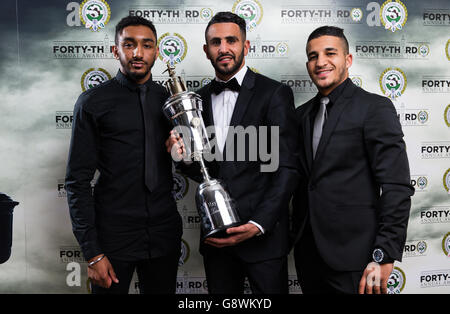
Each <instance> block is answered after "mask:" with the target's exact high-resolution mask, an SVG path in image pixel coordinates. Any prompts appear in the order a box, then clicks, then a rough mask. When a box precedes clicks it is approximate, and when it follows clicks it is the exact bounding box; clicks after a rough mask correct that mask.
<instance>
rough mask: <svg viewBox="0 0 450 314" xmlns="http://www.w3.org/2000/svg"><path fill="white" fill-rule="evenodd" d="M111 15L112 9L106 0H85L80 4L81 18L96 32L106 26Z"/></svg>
mask: <svg viewBox="0 0 450 314" xmlns="http://www.w3.org/2000/svg"><path fill="white" fill-rule="evenodd" d="M110 17H111V10H110V8H109V5H108V3H107V2H106V1H105V0H84V1H83V3H82V4H81V5H80V20H81V21H82V22H83V24H84V25H85V26H86V28H90V29H91V30H92V31H94V32H96V31H98V30H100V29H102V28H105V25H106V24H107V23H108V22H109V18H110Z"/></svg>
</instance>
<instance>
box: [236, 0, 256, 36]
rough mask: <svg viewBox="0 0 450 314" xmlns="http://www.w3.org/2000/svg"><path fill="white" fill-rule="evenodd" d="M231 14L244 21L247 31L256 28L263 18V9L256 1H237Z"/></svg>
mask: <svg viewBox="0 0 450 314" xmlns="http://www.w3.org/2000/svg"><path fill="white" fill-rule="evenodd" d="M232 12H233V13H234V14H236V15H239V16H240V17H242V18H243V19H244V20H245V23H246V24H247V31H252V30H253V29H254V28H255V27H256V26H258V25H259V23H260V22H261V19H262V17H263V8H262V6H261V4H260V3H259V2H258V0H238V1H236V2H235V3H234V5H233V9H232Z"/></svg>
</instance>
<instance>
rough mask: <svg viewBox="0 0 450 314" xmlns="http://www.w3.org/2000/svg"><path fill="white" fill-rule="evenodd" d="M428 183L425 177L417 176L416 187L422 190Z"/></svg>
mask: <svg viewBox="0 0 450 314" xmlns="http://www.w3.org/2000/svg"><path fill="white" fill-rule="evenodd" d="M427 185H428V179H427V178H426V177H418V178H417V187H418V188H419V189H420V190H423V189H425V188H426V187H427Z"/></svg>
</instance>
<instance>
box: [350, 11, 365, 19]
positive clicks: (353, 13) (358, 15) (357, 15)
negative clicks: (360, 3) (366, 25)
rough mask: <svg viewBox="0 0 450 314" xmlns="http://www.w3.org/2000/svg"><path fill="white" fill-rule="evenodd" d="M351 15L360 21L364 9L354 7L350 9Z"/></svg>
mask: <svg viewBox="0 0 450 314" xmlns="http://www.w3.org/2000/svg"><path fill="white" fill-rule="evenodd" d="M350 16H351V17H352V20H353V21H354V22H359V21H361V20H362V18H363V11H362V10H361V9H360V8H353V9H352V10H351V11H350Z"/></svg>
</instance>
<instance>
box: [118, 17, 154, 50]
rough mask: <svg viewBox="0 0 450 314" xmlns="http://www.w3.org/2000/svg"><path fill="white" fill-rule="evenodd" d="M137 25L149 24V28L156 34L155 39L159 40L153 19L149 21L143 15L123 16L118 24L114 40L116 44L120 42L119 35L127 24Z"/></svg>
mask: <svg viewBox="0 0 450 314" xmlns="http://www.w3.org/2000/svg"><path fill="white" fill-rule="evenodd" d="M137 25H144V26H147V27H148V28H150V29H151V30H152V32H153V34H155V39H156V40H158V36H157V35H156V28H155V25H153V23H152V21H149V20H147V19H144V18H143V17H140V16H131V15H130V16H126V17H124V18H122V19H121V20H120V21H119V23H117V25H116V34H115V36H114V42H115V43H116V45H118V44H119V36H120V34H122V31H123V29H124V28H125V27H127V26H137Z"/></svg>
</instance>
